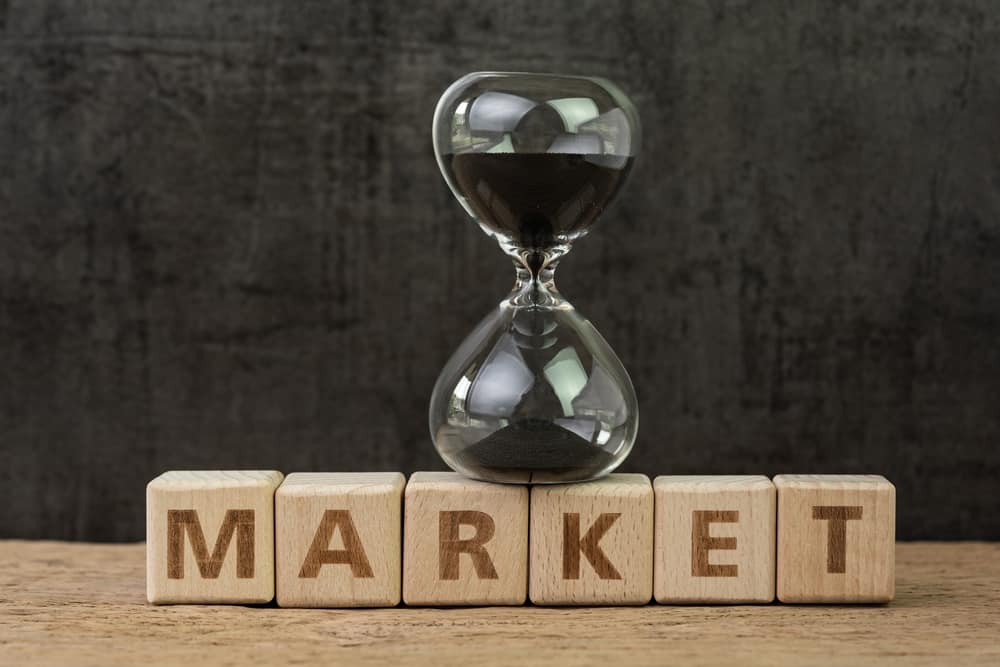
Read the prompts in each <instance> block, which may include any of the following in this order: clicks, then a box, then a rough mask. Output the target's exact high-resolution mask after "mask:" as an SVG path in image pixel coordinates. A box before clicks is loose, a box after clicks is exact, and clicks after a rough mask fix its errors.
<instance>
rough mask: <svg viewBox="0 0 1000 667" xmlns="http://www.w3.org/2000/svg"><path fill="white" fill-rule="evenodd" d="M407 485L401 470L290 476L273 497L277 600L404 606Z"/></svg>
mask: <svg viewBox="0 0 1000 667" xmlns="http://www.w3.org/2000/svg"><path fill="white" fill-rule="evenodd" d="M405 484H406V478H405V477H404V476H403V475H402V474H400V473H398V472H382V473H377V472H376V473H292V474H290V475H288V476H287V477H286V478H285V481H284V483H282V485H281V486H280V487H279V488H278V491H277V493H276V494H275V496H274V523H275V534H276V538H275V539H276V542H277V549H276V555H275V559H276V565H277V567H276V582H275V583H276V588H277V599H278V605H280V606H282V607H393V606H395V605H397V604H399V599H400V589H401V584H400V577H401V573H402V571H401V563H402V548H403V540H402V537H403V536H402V502H403V487H404V485H405Z"/></svg>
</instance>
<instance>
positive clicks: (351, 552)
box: [299, 510, 375, 579]
mask: <svg viewBox="0 0 1000 667" xmlns="http://www.w3.org/2000/svg"><path fill="white" fill-rule="evenodd" d="M338 527H339V528H340V537H341V539H343V540H344V548H343V549H329V548H327V547H329V546H330V540H331V539H332V538H333V534H334V532H336V530H337V528H338ZM326 564H330V565H350V566H351V574H352V575H353V576H354V577H355V578H357V579H369V578H371V577H374V576H375V575H374V573H372V566H371V564H370V563H369V562H368V556H367V555H366V554H365V548H364V547H363V546H361V538H360V537H359V536H358V531H357V529H356V528H355V527H354V520H353V519H351V513H350V512H349V511H348V510H327V511H326V512H324V513H323V519H322V520H321V521H320V523H319V528H317V529H316V535H315V536H314V537H313V541H312V545H311V546H310V547H309V553H307V554H306V559H305V560H304V561H303V562H302V569H301V570H299V578H300V579H315V578H316V577H318V576H319V570H320V568H321V567H323V565H326Z"/></svg>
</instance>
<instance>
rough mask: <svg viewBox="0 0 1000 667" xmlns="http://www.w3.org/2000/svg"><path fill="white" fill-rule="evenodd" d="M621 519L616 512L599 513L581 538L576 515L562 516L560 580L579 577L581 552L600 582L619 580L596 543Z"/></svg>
mask: <svg viewBox="0 0 1000 667" xmlns="http://www.w3.org/2000/svg"><path fill="white" fill-rule="evenodd" d="M620 516H621V514H620V513H618V512H615V513H605V514H601V515H600V516H598V517H597V521H595V522H594V523H593V525H591V526H590V529H589V530H588V531H587V532H586V534H585V535H584V536H583V539H581V538H580V515H579V514H578V513H576V512H565V513H563V579H579V578H580V553H581V552H583V555H584V556H586V557H587V560H588V561H590V565H591V567H593V568H594V572H596V573H597V576H598V577H600V578H601V579H621V578H622V575H620V574H619V573H618V570H616V569H615V566H614V564H613V563H612V562H611V561H610V560H608V557H607V555H605V553H604V551H603V550H602V549H601V545H600V544H599V542H600V541H601V538H602V537H604V533H606V532H608V530H609V529H610V528H611V526H612V525H613V524H614V523H615V521H617V520H618V517H620Z"/></svg>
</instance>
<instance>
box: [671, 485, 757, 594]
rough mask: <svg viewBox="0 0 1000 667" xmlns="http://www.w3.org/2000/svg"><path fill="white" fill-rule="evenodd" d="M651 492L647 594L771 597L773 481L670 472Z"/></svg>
mask: <svg viewBox="0 0 1000 667" xmlns="http://www.w3.org/2000/svg"><path fill="white" fill-rule="evenodd" d="M653 492H654V494H655V495H656V509H655V521H656V529H655V536H654V545H655V547H654V565H653V596H654V597H655V598H656V601H657V602H661V603H699V602H700V603H704V602H716V603H744V602H772V601H773V600H774V550H775V546H774V541H775V511H776V498H775V495H776V494H775V489H774V484H772V483H771V480H769V479H768V478H767V477H761V476H755V475H712V476H688V475H671V476H663V477H657V478H656V479H655V480H654V481H653Z"/></svg>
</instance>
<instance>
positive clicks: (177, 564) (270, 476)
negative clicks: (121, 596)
mask: <svg viewBox="0 0 1000 667" xmlns="http://www.w3.org/2000/svg"><path fill="white" fill-rule="evenodd" d="M281 479H282V475H281V473H280V472H278V471H276V470H202V471H198V470H190V471H170V472H165V473H163V474H162V475H160V476H159V477H157V478H156V479H154V480H153V481H151V482H150V483H149V484H148V485H147V486H146V597H147V599H148V600H149V601H150V602H152V603H154V604H166V603H184V602H201V603H235V604H243V603H263V602H270V601H271V599H272V598H273V597H274V491H275V489H277V488H278V485H279V484H281Z"/></svg>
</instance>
